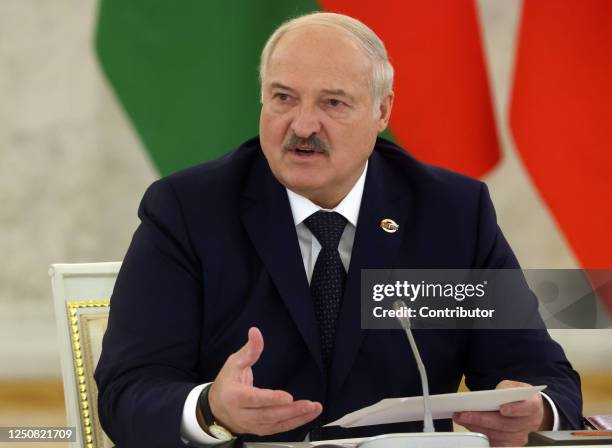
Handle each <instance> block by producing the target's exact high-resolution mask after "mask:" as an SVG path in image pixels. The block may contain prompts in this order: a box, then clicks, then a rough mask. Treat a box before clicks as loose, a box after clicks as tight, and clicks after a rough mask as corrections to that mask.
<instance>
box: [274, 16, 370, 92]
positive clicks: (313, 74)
mask: <svg viewBox="0 0 612 448" xmlns="http://www.w3.org/2000/svg"><path fill="white" fill-rule="evenodd" d="M305 75H306V76H307V78H306V79H305ZM370 76H371V61H370V60H369V58H368V57H367V56H366V55H365V52H364V51H363V49H362V48H361V47H360V46H359V44H357V43H356V42H355V40H354V39H353V38H352V37H351V36H350V35H349V34H348V32H346V31H344V30H342V29H337V28H335V27H332V26H322V25H307V26H303V27H299V28H297V29H293V30H290V31H288V32H287V34H286V35H284V36H283V37H282V38H281V39H280V40H279V42H278V43H277V44H276V47H275V48H274V50H273V52H272V54H271V56H270V59H269V61H268V68H267V75H266V78H267V79H266V84H268V86H271V85H272V83H277V84H278V83H280V84H284V85H285V86H286V87H291V88H297V87H298V86H293V85H292V84H293V82H292V81H296V82H297V81H301V82H304V81H308V84H309V85H310V86H311V87H312V86H313V85H314V84H318V82H317V81H320V82H321V85H319V86H318V88H319V89H327V90H330V91H332V90H346V89H347V87H346V82H347V81H350V82H351V83H359V84H362V83H366V84H367V82H368V80H369V78H370Z"/></svg>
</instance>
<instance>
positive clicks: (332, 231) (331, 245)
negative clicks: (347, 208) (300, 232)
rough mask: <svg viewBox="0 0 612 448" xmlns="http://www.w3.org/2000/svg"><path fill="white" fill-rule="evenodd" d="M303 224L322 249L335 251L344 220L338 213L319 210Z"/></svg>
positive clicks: (344, 224)
mask: <svg viewBox="0 0 612 448" xmlns="http://www.w3.org/2000/svg"><path fill="white" fill-rule="evenodd" d="M304 224H306V227H308V229H309V230H310V231H311V232H312V234H313V235H314V236H315V237H316V238H317V240H319V243H321V246H322V247H323V248H324V249H337V248H338V243H339V242H340V237H341V236H342V232H344V228H345V227H346V219H345V218H344V216H342V215H341V214H340V213H336V212H324V211H322V210H320V211H318V212H316V213H313V214H312V215H310V216H309V217H308V218H306V219H305V220H304Z"/></svg>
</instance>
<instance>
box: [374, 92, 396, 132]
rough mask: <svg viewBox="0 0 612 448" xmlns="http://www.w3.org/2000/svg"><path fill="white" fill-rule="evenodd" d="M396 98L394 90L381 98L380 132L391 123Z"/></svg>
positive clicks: (379, 108) (379, 112) (379, 110)
mask: <svg viewBox="0 0 612 448" xmlns="http://www.w3.org/2000/svg"><path fill="white" fill-rule="evenodd" d="M394 98H395V94H394V93H393V91H390V92H389V93H387V94H385V95H384V96H383V97H382V98H381V100H380V105H379V106H378V110H377V112H378V114H379V116H378V132H382V131H384V130H385V129H387V126H388V125H389V119H390V118H391V109H393V99H394Z"/></svg>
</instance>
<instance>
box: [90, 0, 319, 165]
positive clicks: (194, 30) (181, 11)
mask: <svg viewBox="0 0 612 448" xmlns="http://www.w3.org/2000/svg"><path fill="white" fill-rule="evenodd" d="M317 9H319V6H318V4H317V3H316V2H315V1H314V0H293V1H282V0H275V1H271V0H268V1H261V2H260V1H249V0H242V1H226V2H209V1H201V0H183V1H181V2H169V1H167V0H102V1H101V4H100V10H99V22H98V29H97V36H96V47H97V52H98V56H99V60H100V63H101V66H102V68H103V70H104V71H105V73H106V75H107V77H108V79H109V80H110V83H111V85H112V87H113V89H114V90H115V92H116V94H117V96H118V98H119V100H120V102H121V104H122V105H123V107H124V109H125V111H126V112H127V115H128V116H129V118H130V120H131V121H132V123H133V125H134V127H135V129H136V131H137V132H138V134H139V135H140V138H141V140H142V142H143V144H144V146H145V148H146V149H147V151H148V152H149V153H150V156H151V158H152V160H153V162H154V163H155V165H156V166H157V168H158V169H159V171H160V174H162V175H166V174H169V173H172V172H174V171H176V170H178V169H181V168H184V167H187V166H190V165H193V164H196V163H199V162H203V161H206V160H211V159H214V158H216V157H218V156H220V155H221V154H224V153H226V152H227V151H229V150H230V149H232V148H234V147H236V146H237V145H238V144H240V143H241V142H243V141H244V140H246V139H248V138H250V137H252V136H254V135H255V134H257V132H258V121H259V110H260V103H259V83H258V73H257V68H258V64H259V53H260V51H261V48H262V47H263V45H264V43H265V41H266V39H267V38H268V36H269V35H270V33H271V32H272V31H273V29H274V28H275V27H276V26H278V25H279V24H280V23H281V22H283V21H284V20H286V19H287V18H288V17H292V16H296V15H299V14H302V13H305V12H310V11H314V10H317Z"/></svg>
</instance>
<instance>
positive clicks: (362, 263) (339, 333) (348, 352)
mask: <svg viewBox="0 0 612 448" xmlns="http://www.w3.org/2000/svg"><path fill="white" fill-rule="evenodd" d="M385 163H386V162H385V161H384V160H383V159H382V157H381V156H380V154H378V153H377V151H374V153H373V154H372V157H371V158H370V162H369V166H368V173H367V175H366V184H365V188H364V192H363V198H362V201H361V208H360V210H359V220H358V222H357V232H356V234H355V241H354V243H353V251H352V254H351V262H350V266H349V271H348V276H347V279H346V286H345V291H344V298H343V300H342V306H341V310H340V317H339V321H338V327H337V330H336V341H335V346H334V356H333V362H332V369H331V382H330V392H331V393H332V394H338V393H340V388H341V387H342V383H343V382H344V380H345V378H346V376H347V375H348V373H349V371H350V369H351V367H352V365H353V362H354V361H355V357H356V356H357V353H358V352H359V349H360V346H361V343H362V341H363V338H364V337H365V335H366V330H362V329H361V299H360V294H361V270H362V269H383V268H392V267H393V266H394V262H395V260H396V258H397V255H398V253H399V249H400V246H401V242H402V239H403V238H404V234H405V232H406V229H407V227H408V225H407V224H408V223H407V219H408V216H409V208H410V207H411V206H412V195H411V192H410V191H406V187H405V185H406V183H405V182H401V183H400V182H399V179H393V177H391V174H390V170H389V169H388V168H385V166H384V164H385ZM400 186H402V187H400ZM402 189H403V190H404V191H401V190H402ZM385 218H390V219H393V220H394V221H395V222H397V223H398V224H399V229H398V230H397V232H395V233H387V232H385V231H383V230H382V229H381V227H380V222H381V220H383V219H385Z"/></svg>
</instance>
